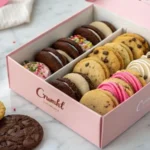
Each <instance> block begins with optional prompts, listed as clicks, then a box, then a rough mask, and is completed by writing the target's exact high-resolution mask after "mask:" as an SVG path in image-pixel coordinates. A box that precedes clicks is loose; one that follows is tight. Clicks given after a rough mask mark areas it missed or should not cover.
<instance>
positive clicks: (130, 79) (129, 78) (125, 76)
mask: <svg viewBox="0 0 150 150" xmlns="http://www.w3.org/2000/svg"><path fill="white" fill-rule="evenodd" d="M112 77H113V78H119V79H121V80H124V81H125V82H127V83H129V84H131V85H132V87H133V89H134V91H135V92H137V91H139V90H140V89H141V88H142V85H141V83H140V81H139V80H138V79H137V78H136V77H135V76H134V75H132V74H130V73H129V72H117V73H115V74H114V75H113V76H112Z"/></svg>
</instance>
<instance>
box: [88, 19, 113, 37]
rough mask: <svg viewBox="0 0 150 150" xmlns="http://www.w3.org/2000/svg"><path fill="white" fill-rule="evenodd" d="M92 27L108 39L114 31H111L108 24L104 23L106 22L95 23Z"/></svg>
mask: <svg viewBox="0 0 150 150" xmlns="http://www.w3.org/2000/svg"><path fill="white" fill-rule="evenodd" d="M90 25H91V26H94V27H95V28H97V29H98V30H99V31H101V32H102V33H103V34H104V35H105V37H108V36H109V35H111V34H112V33H113V31H112V30H111V28H110V27H109V26H108V25H107V24H106V23H104V22H101V21H94V22H92V23H91V24H90Z"/></svg>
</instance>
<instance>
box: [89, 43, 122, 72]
mask: <svg viewBox="0 0 150 150" xmlns="http://www.w3.org/2000/svg"><path fill="white" fill-rule="evenodd" d="M89 57H97V58H98V59H100V60H102V61H103V62H104V63H105V64H106V66H107V67H108V69H109V72H110V75H112V74H113V73H115V72H116V71H118V70H120V69H121V68H122V66H121V62H120V59H119V58H118V57H117V56H116V53H114V51H112V50H110V49H108V48H107V47H105V46H100V47H96V48H95V49H94V50H93V52H92V53H90V54H89ZM122 61H123V60H122Z"/></svg>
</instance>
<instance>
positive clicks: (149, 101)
mask: <svg viewBox="0 0 150 150" xmlns="http://www.w3.org/2000/svg"><path fill="white" fill-rule="evenodd" d="M148 103H150V97H149V98H147V99H146V100H141V101H140V102H139V104H138V105H137V108H136V111H137V112H139V111H141V110H142V109H144V108H145V105H147V104H148Z"/></svg>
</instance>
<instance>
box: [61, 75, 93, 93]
mask: <svg viewBox="0 0 150 150" xmlns="http://www.w3.org/2000/svg"><path fill="white" fill-rule="evenodd" d="M63 78H67V79H69V80H70V81H71V82H73V83H74V84H75V85H76V87H77V88H78V89H79V91H80V93H81V94H82V95H84V94H85V93H86V92H88V91H90V90H91V89H92V88H93V85H92V83H91V81H90V79H89V78H88V77H87V76H86V75H84V74H80V73H69V74H67V75H65V76H64V77H63ZM91 87H92V88H91Z"/></svg>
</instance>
